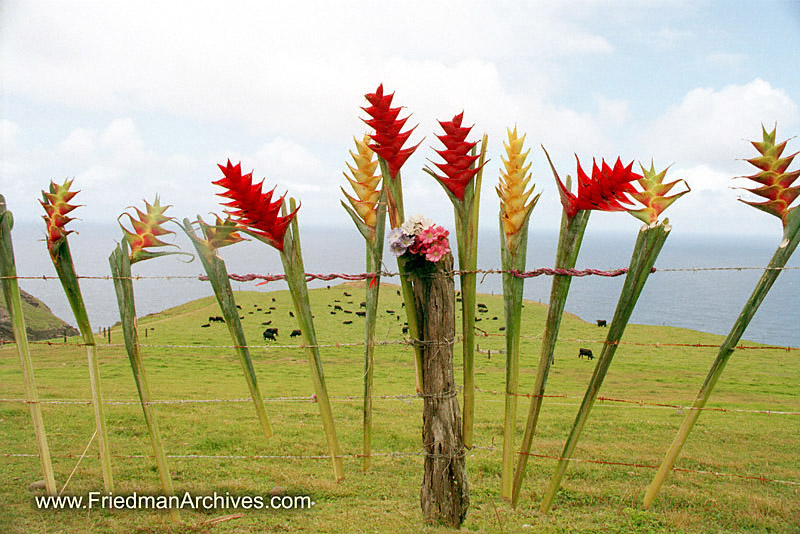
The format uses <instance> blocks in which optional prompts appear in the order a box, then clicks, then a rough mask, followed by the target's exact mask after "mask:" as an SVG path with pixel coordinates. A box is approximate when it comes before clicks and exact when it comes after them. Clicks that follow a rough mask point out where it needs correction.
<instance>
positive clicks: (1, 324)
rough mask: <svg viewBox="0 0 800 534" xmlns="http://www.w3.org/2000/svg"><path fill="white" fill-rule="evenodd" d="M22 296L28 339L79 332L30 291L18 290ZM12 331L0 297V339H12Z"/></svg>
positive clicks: (3, 300) (37, 339)
mask: <svg viewBox="0 0 800 534" xmlns="http://www.w3.org/2000/svg"><path fill="white" fill-rule="evenodd" d="M20 295H21V296H22V314H23V315H24V316H25V329H26V330H27V332H28V339H29V340H35V341H39V340H42V339H52V338H54V337H60V336H63V335H64V333H65V332H66V334H67V335H68V336H76V335H78V334H79V333H80V332H78V330H77V329H76V328H74V327H72V326H70V325H68V324H67V323H65V322H64V321H63V320H61V319H59V318H58V317H56V316H55V315H53V312H52V311H50V308H48V307H47V305H46V304H45V303H44V302H42V301H41V300H39V299H37V298H36V297H34V296H33V295H31V294H30V293H26V292H25V291H22V290H20ZM13 340H14V332H13V331H12V329H11V323H10V322H9V318H8V310H7V309H6V303H5V299H2V298H0V341H13Z"/></svg>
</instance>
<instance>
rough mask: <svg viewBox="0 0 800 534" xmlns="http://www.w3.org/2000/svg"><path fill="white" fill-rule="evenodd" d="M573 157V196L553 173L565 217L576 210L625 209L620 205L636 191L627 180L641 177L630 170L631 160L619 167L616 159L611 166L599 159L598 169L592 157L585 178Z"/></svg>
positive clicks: (575, 212)
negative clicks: (575, 188)
mask: <svg viewBox="0 0 800 534" xmlns="http://www.w3.org/2000/svg"><path fill="white" fill-rule="evenodd" d="M575 160H576V161H578V194H577V196H576V195H573V194H572V193H570V192H569V190H568V189H567V188H566V186H564V184H563V183H561V180H560V179H559V178H558V176H556V182H558V192H559V194H560V195H561V204H562V205H563V206H564V211H565V212H566V214H567V216H568V217H574V216H575V215H576V214H577V213H578V211H580V210H601V211H625V210H627V209H628V208H626V207H625V206H624V205H623V204H627V203H630V199H629V198H628V196H627V195H628V194H629V193H635V192H636V190H635V189H634V188H633V185H631V182H632V181H634V180H638V179H640V178H641V176H640V175H638V174H636V173H635V172H633V171H632V170H631V168H632V167H633V162H632V161H631V162H630V163H629V164H628V165H627V166H624V167H623V165H622V162H621V161H620V159H619V158H617V162H616V163H615V164H614V168H613V169H612V168H611V167H609V166H608V164H606V161H605V160H602V169H601V168H598V166H597V162H596V161H595V160H592V177H591V178H589V177H588V176H587V175H586V173H585V172H583V169H582V168H581V162H580V161H579V160H578V156H575Z"/></svg>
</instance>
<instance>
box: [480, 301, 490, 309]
mask: <svg viewBox="0 0 800 534" xmlns="http://www.w3.org/2000/svg"><path fill="white" fill-rule="evenodd" d="M478 307H479V308H488V307H489V306H487V305H486V304H484V303H483V302H479V303H478Z"/></svg>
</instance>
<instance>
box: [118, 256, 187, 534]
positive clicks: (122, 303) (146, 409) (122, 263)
mask: <svg viewBox="0 0 800 534" xmlns="http://www.w3.org/2000/svg"><path fill="white" fill-rule="evenodd" d="M108 262H109V265H110V266H111V274H112V276H113V278H114V290H115V292H116V294H117V306H118V307H119V317H120V321H121V325H122V334H123V337H124V338H125V349H126V351H127V352H128V359H129V360H130V362H131V369H132V370H133V378H134V380H135V382H136V389H137V391H138V392H139V401H140V404H141V405H142V412H143V413H144V419H145V422H146V423H147V430H148V432H149V434H150V444H151V445H152V446H153V455H154V456H155V460H156V467H157V468H158V477H159V479H160V480H161V489H162V491H163V492H164V495H166V496H167V497H169V496H171V495H173V494H174V490H173V488H172V477H171V476H170V473H169V467H168V465H167V456H166V454H164V446H163V444H162V443H161V433H160V431H159V429H158V420H157V419H156V414H155V410H154V409H153V403H152V397H151V396H150V387H149V386H148V384H147V375H146V374H145V370H144V361H143V360H142V354H141V352H140V351H139V334H138V332H137V322H136V306H135V301H134V296H133V281H132V279H131V263H130V257H129V252H128V242H127V241H126V240H123V241H122V243H120V244H119V245H117V247H116V248H115V249H114V252H112V253H111V256H109V258H108ZM169 514H170V517H171V518H172V520H173V521H176V522H179V521H180V513H179V512H178V510H177V509H175V508H170V509H169Z"/></svg>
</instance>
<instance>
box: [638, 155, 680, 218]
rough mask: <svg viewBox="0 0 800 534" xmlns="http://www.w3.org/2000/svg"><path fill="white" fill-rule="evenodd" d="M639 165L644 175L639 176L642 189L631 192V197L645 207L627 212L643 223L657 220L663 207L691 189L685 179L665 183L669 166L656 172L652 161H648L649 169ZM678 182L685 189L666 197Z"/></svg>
mask: <svg viewBox="0 0 800 534" xmlns="http://www.w3.org/2000/svg"><path fill="white" fill-rule="evenodd" d="M639 166H640V167H641V168H642V174H643V175H644V176H642V177H641V178H639V186H640V187H641V188H642V190H641V191H635V192H633V193H631V197H633V199H634V200H636V201H638V202H640V203H641V204H643V205H644V206H645V207H644V208H642V209H637V210H629V211H628V213H630V214H631V215H633V216H634V217H636V218H637V219H640V220H641V221H643V222H644V223H645V224H652V223H654V222H656V221H658V217H659V215H661V213H662V212H663V211H664V210H665V209H667V208H668V207H670V205H671V204H672V203H673V202H675V201H676V200H678V199H679V198H681V197H682V196H683V195H685V194H686V193H688V192H689V191H691V189H690V188H689V184H687V183H686V181H685V180H675V181H674V182H670V183H668V184H665V183H664V177H665V176H666V175H667V169H669V167H667V169H664V170H663V171H661V172H659V173H657V172H656V169H655V167H653V162H652V161H651V162H650V170H647V169H645V168H644V166H643V165H641V164H640V165H639ZM680 182H683V185H685V186H686V191H683V192H681V193H677V194H675V195H672V196H671V197H668V196H667V194H668V193H669V192H670V190H671V189H672V188H673V187H675V185H676V184H678V183H680Z"/></svg>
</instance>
